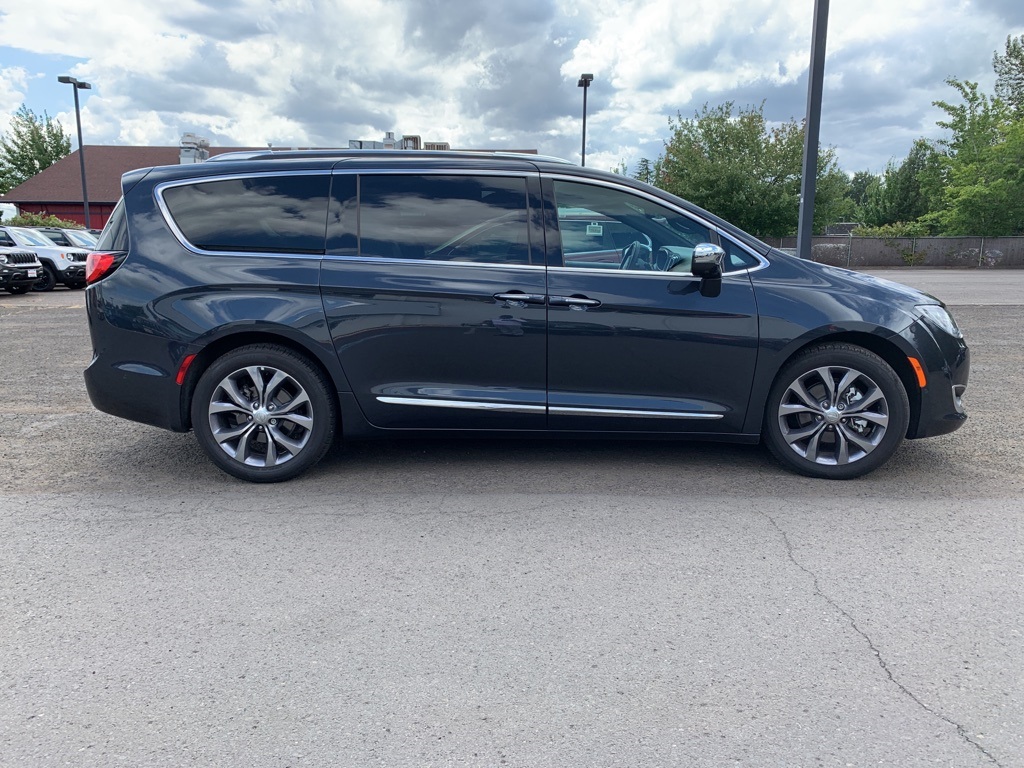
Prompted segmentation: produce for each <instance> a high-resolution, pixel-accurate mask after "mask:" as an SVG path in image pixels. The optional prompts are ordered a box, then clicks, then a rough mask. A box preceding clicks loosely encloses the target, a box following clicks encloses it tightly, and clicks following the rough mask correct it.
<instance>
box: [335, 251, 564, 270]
mask: <svg viewBox="0 0 1024 768" xmlns="http://www.w3.org/2000/svg"><path fill="white" fill-rule="evenodd" d="M317 258H323V259H324V260H325V261H326V260H330V261H351V262H355V263H363V264H429V265H434V266H442V265H443V266H447V267H475V268H477V269H481V268H487V269H515V270H520V269H530V270H545V269H547V267H546V266H544V265H543V264H488V263H487V262H485V261H447V260H445V259H396V258H395V257H394V256H352V255H346V254H343V253H327V254H324V256H323V257H319V256H318V257H317Z"/></svg>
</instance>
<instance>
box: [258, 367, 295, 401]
mask: <svg viewBox="0 0 1024 768" xmlns="http://www.w3.org/2000/svg"><path fill="white" fill-rule="evenodd" d="M289 379H291V376H289V375H288V374H287V373H285V372H284V371H274V375H273V376H271V377H270V381H269V382H267V386H266V400H265V402H264V404H266V403H269V402H270V401H271V400H273V399H274V393H275V392H277V388H278V387H280V386H281V384H282V383H283V382H285V381H288V380H289Z"/></svg>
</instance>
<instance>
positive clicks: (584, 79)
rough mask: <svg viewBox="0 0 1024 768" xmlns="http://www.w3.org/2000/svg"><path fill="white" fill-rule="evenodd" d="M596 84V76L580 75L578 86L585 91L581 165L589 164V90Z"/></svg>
mask: <svg viewBox="0 0 1024 768" xmlns="http://www.w3.org/2000/svg"><path fill="white" fill-rule="evenodd" d="M592 82H594V76H593V75H590V74H582V75H580V81H579V82H578V83H576V85H577V86H579V87H580V88H582V89H583V148H582V149H581V150H580V165H586V164H587V89H588V88H589V87H590V84H591V83H592Z"/></svg>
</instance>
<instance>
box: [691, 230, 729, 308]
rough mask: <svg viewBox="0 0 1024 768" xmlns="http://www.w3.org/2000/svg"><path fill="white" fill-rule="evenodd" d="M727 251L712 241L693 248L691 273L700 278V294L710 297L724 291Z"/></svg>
mask: <svg viewBox="0 0 1024 768" xmlns="http://www.w3.org/2000/svg"><path fill="white" fill-rule="evenodd" d="M724 267H725V251H724V250H722V248H721V247H719V246H717V245H713V244H712V243H701V244H700V245H698V246H696V247H695V248H694V249H693V263H692V265H691V266H690V273H691V274H692V275H694V276H695V277H699V278H700V295H701V296H706V297H708V298H710V299H713V298H715V297H716V296H718V295H719V294H720V293H721V292H722V272H723V270H724Z"/></svg>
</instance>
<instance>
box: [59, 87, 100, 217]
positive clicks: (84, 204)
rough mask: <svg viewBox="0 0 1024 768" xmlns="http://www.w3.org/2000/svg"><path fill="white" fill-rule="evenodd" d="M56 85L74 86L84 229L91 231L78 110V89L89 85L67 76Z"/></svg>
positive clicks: (80, 119)
mask: <svg viewBox="0 0 1024 768" xmlns="http://www.w3.org/2000/svg"><path fill="white" fill-rule="evenodd" d="M57 82H58V83H70V84H71V85H72V86H74V91H75V122H76V123H77V124H78V162H79V163H80V164H81V166H82V204H83V206H84V207H85V228H86V229H91V228H92V223H91V222H90V221H89V189H88V187H87V186H86V183H85V145H84V144H82V113H81V111H80V110H79V108H78V89H79V88H86V89H89V88H92V86H91V85H90V84H89V83H83V82H82V81H81V80H76V79H75V78H73V77H68V76H67V75H61V76H60V77H58V78H57Z"/></svg>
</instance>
